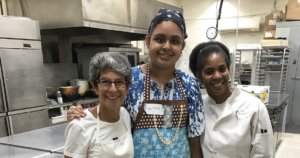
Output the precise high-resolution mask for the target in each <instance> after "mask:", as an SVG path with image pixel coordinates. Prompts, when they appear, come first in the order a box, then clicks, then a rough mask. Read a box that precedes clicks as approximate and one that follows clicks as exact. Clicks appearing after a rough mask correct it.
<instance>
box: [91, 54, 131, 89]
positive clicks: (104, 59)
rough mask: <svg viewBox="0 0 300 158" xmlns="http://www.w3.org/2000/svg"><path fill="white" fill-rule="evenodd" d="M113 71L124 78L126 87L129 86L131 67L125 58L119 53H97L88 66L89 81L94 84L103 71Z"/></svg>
mask: <svg viewBox="0 0 300 158" xmlns="http://www.w3.org/2000/svg"><path fill="white" fill-rule="evenodd" d="M109 69H113V70H115V71H117V72H119V73H120V74H122V75H123V76H124V78H125V81H126V83H127V85H130V84H131V78H132V75H131V66H130V63H129V61H128V60H127V58H126V57H125V56H124V55H122V54H121V53H119V52H99V53H97V54H95V55H94V56H93V57H92V58H91V61H90V64H89V80H90V81H91V82H92V83H95V82H97V81H98V80H99V78H100V76H101V73H102V72H103V71H104V70H109Z"/></svg>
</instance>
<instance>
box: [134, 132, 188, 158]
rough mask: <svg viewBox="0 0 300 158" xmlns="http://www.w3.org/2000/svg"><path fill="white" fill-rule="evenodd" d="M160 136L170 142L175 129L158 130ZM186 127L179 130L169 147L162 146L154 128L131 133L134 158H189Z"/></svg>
mask: <svg viewBox="0 0 300 158" xmlns="http://www.w3.org/2000/svg"><path fill="white" fill-rule="evenodd" d="M159 132H160V134H161V135H162V136H163V138H164V139H165V140H168V141H169V140H172V138H173V136H174V134H175V132H176V128H160V129H159ZM186 132H187V131H186V127H184V128H180V129H179V135H180V136H181V137H177V140H176V141H174V142H173V143H172V144H171V145H165V144H163V143H162V142H161V141H160V140H159V138H158V137H157V134H156V131H155V129H154V128H150V129H138V130H135V131H134V133H133V138H134V139H133V144H134V157H136V158H142V157H146V158H154V157H157V158H158V157H159V158H171V157H176V158H189V157H190V148H189V143H188V138H187V134H186Z"/></svg>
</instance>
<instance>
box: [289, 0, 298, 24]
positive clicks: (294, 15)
mask: <svg viewBox="0 0 300 158" xmlns="http://www.w3.org/2000/svg"><path fill="white" fill-rule="evenodd" d="M286 20H300V0H289V1H288V4H287V7H286Z"/></svg>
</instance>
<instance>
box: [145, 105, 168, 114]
mask: <svg viewBox="0 0 300 158" xmlns="http://www.w3.org/2000/svg"><path fill="white" fill-rule="evenodd" d="M144 110H145V112H146V114H148V115H164V108H163V106H162V105H161V104H145V106H144Z"/></svg>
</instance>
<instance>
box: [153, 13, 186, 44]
mask: <svg viewBox="0 0 300 158" xmlns="http://www.w3.org/2000/svg"><path fill="white" fill-rule="evenodd" d="M168 19H171V20H172V21H173V22H175V23H176V24H177V25H178V26H179V28H180V29H181V32H182V33H183V36H184V39H186V38H187V37H188V35H187V33H186V28H185V22H184V18H183V16H182V14H181V13H180V12H179V11H176V10H171V9H165V8H161V9H160V10H159V11H158V12H157V13H156V14H155V17H154V18H153V19H152V21H151V24H150V27H149V30H148V35H151V33H152V31H153V29H154V28H155V27H156V25H157V24H159V23H161V22H162V21H165V20H168Z"/></svg>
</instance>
